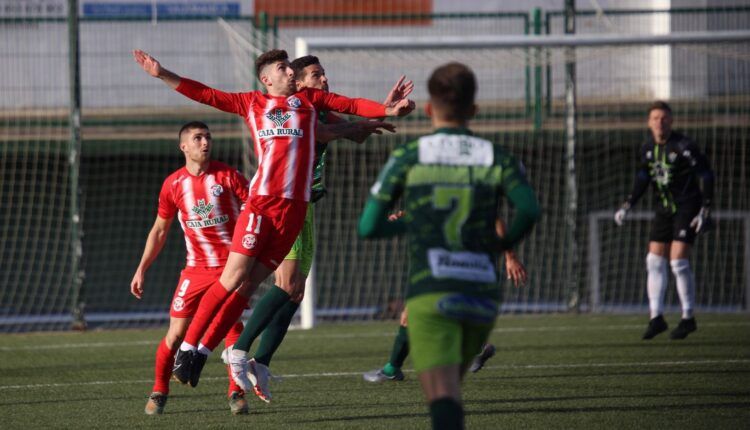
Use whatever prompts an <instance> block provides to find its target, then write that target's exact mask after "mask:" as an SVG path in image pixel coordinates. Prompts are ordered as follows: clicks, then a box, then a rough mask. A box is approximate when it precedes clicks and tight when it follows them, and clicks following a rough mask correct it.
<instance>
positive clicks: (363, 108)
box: [305, 88, 386, 118]
mask: <svg viewBox="0 0 750 430" xmlns="http://www.w3.org/2000/svg"><path fill="white" fill-rule="evenodd" d="M305 91H306V94H307V97H308V99H309V100H310V102H312V104H313V105H314V106H315V107H316V108H317V109H319V110H330V111H334V112H341V113H346V114H351V115H357V116H361V117H365V118H381V117H384V116H386V115H385V106H383V104H381V103H378V102H375V101H372V100H368V99H351V98H349V97H344V96H342V95H339V94H336V93H331V92H328V91H323V90H318V89H315V88H308V89H306V90H305Z"/></svg>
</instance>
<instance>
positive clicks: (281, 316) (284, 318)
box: [255, 301, 299, 366]
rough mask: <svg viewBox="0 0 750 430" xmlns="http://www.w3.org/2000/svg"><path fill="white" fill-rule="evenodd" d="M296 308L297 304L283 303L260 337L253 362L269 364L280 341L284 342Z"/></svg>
mask: <svg viewBox="0 0 750 430" xmlns="http://www.w3.org/2000/svg"><path fill="white" fill-rule="evenodd" d="M298 308H299V303H294V302H291V301H289V302H286V303H284V306H282V307H281V309H279V310H278V311H277V312H276V315H274V316H273V319H272V320H271V323H270V324H268V327H266V329H265V330H264V331H263V335H262V336H261V337H260V345H258V350H257V351H255V361H257V362H258V363H261V364H265V365H266V366H268V365H269V364H270V363H271V357H273V353H274V352H276V350H277V349H279V345H281V341H283V340H284V336H285V335H286V331H287V329H288V328H289V324H291V323H292V318H294V314H295V313H296V312H297V309H298Z"/></svg>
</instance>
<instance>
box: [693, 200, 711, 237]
mask: <svg viewBox="0 0 750 430" xmlns="http://www.w3.org/2000/svg"><path fill="white" fill-rule="evenodd" d="M709 215H710V212H709V209H708V206H703V207H702V208H701V210H700V211H699V212H698V215H696V216H695V218H693V220H692V221H690V227H692V228H694V229H695V232H696V233H700V232H701V229H703V228H705V227H707V226H708V217H709Z"/></svg>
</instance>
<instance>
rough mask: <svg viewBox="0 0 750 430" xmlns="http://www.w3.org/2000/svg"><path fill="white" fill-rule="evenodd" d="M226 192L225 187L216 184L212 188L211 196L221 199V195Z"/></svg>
mask: <svg viewBox="0 0 750 430" xmlns="http://www.w3.org/2000/svg"><path fill="white" fill-rule="evenodd" d="M223 192H224V187H222V186H221V185H219V184H214V185H212V186H211V195H212V196H214V197H219V196H220V195H221V193H223Z"/></svg>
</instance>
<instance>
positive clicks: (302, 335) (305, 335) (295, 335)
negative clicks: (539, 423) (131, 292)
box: [0, 320, 750, 352]
mask: <svg viewBox="0 0 750 430" xmlns="http://www.w3.org/2000/svg"><path fill="white" fill-rule="evenodd" d="M498 324H500V325H502V320H499V321H498ZM645 326H646V325H645V324H620V325H596V324H593V325H588V326H542V327H497V328H495V329H494V330H492V331H493V333H531V332H574V331H596V330H634V329H642V328H644V327H645ZM747 326H750V321H747V322H732V323H707V324H701V325H700V328H714V327H747ZM393 327H394V331H387V332H372V333H309V332H307V331H305V330H299V331H294V332H290V333H289V334H288V335H287V339H305V340H315V339H354V338H363V337H390V336H395V327H396V324H395V323H394V324H393ZM159 342H160V340H134V341H126V342H91V343H60V344H52V345H23V346H0V352H13V351H39V350H46V349H77V348H110V347H111V348H120V347H128V346H139V345H156V344H158V343H159Z"/></svg>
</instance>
